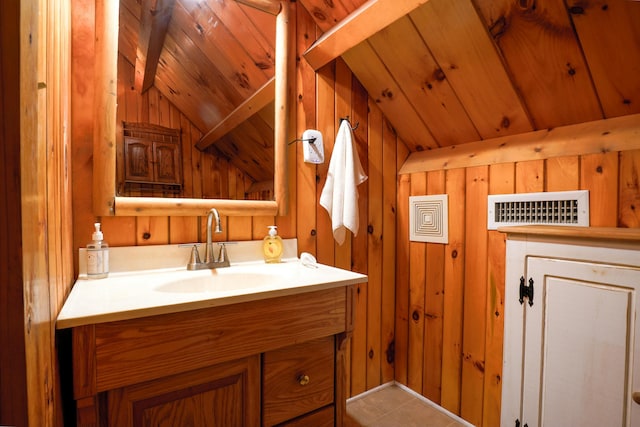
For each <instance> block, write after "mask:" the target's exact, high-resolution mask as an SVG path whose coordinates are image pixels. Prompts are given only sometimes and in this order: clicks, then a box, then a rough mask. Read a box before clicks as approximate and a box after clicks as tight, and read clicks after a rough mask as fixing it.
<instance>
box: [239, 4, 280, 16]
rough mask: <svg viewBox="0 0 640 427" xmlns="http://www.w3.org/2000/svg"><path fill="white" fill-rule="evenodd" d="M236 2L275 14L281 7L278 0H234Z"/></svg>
mask: <svg viewBox="0 0 640 427" xmlns="http://www.w3.org/2000/svg"><path fill="white" fill-rule="evenodd" d="M236 2H238V3H242V4H245V5H247V6H251V7H253V8H255V9H258V10H261V11H263V12H267V13H270V14H272V15H277V14H278V13H280V9H281V5H280V0H236Z"/></svg>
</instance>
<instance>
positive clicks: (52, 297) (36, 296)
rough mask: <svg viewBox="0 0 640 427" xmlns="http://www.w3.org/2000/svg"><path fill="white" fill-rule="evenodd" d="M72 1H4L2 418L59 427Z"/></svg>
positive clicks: (67, 278)
mask: <svg viewBox="0 0 640 427" xmlns="http://www.w3.org/2000/svg"><path fill="white" fill-rule="evenodd" d="M70 14H71V11H70V7H69V4H68V2H63V1H57V0H44V1H23V2H19V4H18V3H17V2H3V3H2V5H0V33H1V34H2V37H1V40H2V41H1V42H0V78H1V79H2V80H1V81H2V83H1V84H0V88H1V89H0V91H1V93H2V96H1V98H2V101H1V104H0V105H1V106H0V117H1V118H0V123H2V125H1V126H0V128H2V136H3V139H2V141H3V150H2V151H3V156H2V159H3V160H2V164H3V165H4V166H5V167H3V171H4V172H3V176H4V178H5V179H3V180H2V181H3V185H4V186H5V190H6V191H4V192H2V194H3V196H2V197H0V224H1V227H2V228H3V233H2V235H3V240H4V241H6V243H3V244H2V245H0V255H1V258H2V265H3V268H0V271H2V273H0V278H1V280H0V313H2V314H1V315H0V325H1V331H0V348H2V353H1V356H0V424H3V425H5V424H6V425H15V426H19V427H23V426H24V427H26V426H34V427H35V426H38V427H40V426H42V427H49V426H61V425H63V421H62V419H63V413H62V405H61V393H60V383H59V380H60V378H59V368H58V363H57V348H56V336H55V320H56V317H57V315H58V312H59V310H60V308H61V306H62V302H63V301H64V299H65V297H66V295H67V293H68V292H69V289H70V287H71V284H72V283H73V265H72V262H71V192H70V182H71V174H70V170H69V169H68V165H69V163H70V162H69V160H70V158H69V154H68V153H69V152H70V149H69V145H70V142H71V141H70V134H69V131H68V129H69V117H70V96H69V94H70V37H69V28H70Z"/></svg>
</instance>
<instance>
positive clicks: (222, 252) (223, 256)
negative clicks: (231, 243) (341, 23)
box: [218, 242, 227, 262]
mask: <svg viewBox="0 0 640 427" xmlns="http://www.w3.org/2000/svg"><path fill="white" fill-rule="evenodd" d="M218 245H219V246H220V252H219V253H218V262H225V261H227V246H226V243H225V242H218Z"/></svg>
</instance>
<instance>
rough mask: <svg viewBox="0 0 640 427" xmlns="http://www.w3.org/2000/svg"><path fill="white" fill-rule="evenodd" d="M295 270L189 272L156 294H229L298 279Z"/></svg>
mask: <svg viewBox="0 0 640 427" xmlns="http://www.w3.org/2000/svg"><path fill="white" fill-rule="evenodd" d="M296 271H297V269H293V268H292V266H288V267H287V268H278V266H275V265H274V266H271V265H259V266H238V267H236V266H233V267H226V268H220V269H216V270H198V271H186V272H183V273H182V274H181V276H182V277H180V278H178V279H175V280H171V281H168V282H165V283H161V284H158V285H157V286H156V288H155V290H157V291H159V292H171V293H207V292H208V293H212V292H216V293H217V292H230V291H241V290H247V289H255V288H258V287H269V286H274V285H277V284H279V283H282V281H283V280H284V281H286V280H287V279H292V278H293V277H295V272H296Z"/></svg>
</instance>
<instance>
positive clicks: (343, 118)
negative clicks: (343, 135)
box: [340, 116, 360, 130]
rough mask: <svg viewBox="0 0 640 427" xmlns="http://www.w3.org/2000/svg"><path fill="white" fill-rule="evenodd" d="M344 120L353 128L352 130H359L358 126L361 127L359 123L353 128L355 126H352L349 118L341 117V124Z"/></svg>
mask: <svg viewBox="0 0 640 427" xmlns="http://www.w3.org/2000/svg"><path fill="white" fill-rule="evenodd" d="M343 120H346V121H347V122H348V123H349V126H351V130H356V129H358V126H360V122H357V123H356V125H355V126H353V125H352V124H351V122H350V121H349V116H346V117H341V118H340V122H342V121H343Z"/></svg>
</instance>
